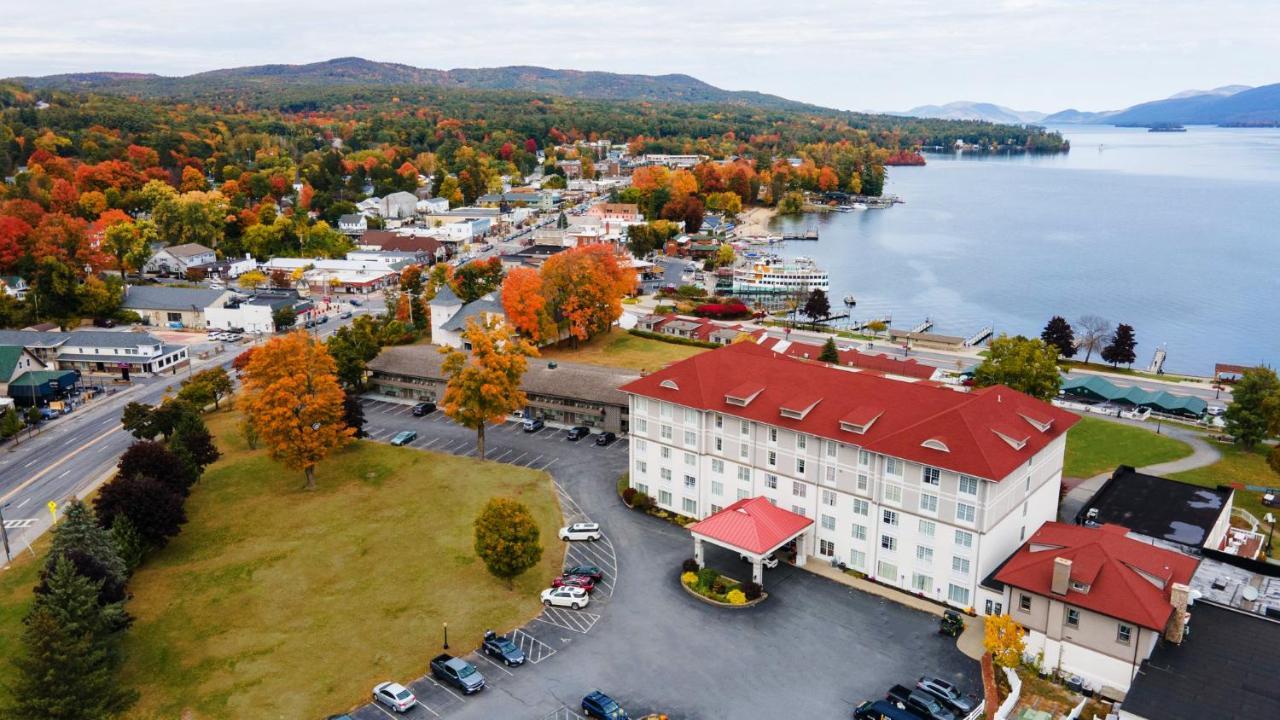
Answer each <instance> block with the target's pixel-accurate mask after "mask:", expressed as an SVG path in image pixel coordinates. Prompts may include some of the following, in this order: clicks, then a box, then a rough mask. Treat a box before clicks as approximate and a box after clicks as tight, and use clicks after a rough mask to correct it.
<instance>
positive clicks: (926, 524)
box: [920, 520, 937, 537]
mask: <svg viewBox="0 0 1280 720" xmlns="http://www.w3.org/2000/svg"><path fill="white" fill-rule="evenodd" d="M936 527H937V525H936V524H935V523H934V522H933V521H932V520H921V521H920V534H921V535H923V536H924V537H933V531H934V529H935V528H936Z"/></svg>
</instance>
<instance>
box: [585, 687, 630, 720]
mask: <svg viewBox="0 0 1280 720" xmlns="http://www.w3.org/2000/svg"><path fill="white" fill-rule="evenodd" d="M582 714H583V715H586V716H587V717H593V718H604V720H628V715H627V711H626V710H623V709H622V706H621V705H619V704H618V702H617V701H616V700H614V699H613V698H611V697H609V696H608V695H605V694H604V693H602V692H600V691H599V690H592V691H591V692H590V693H588V694H587V695H586V696H584V697H583V698H582Z"/></svg>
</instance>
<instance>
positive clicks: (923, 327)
mask: <svg viewBox="0 0 1280 720" xmlns="http://www.w3.org/2000/svg"><path fill="white" fill-rule="evenodd" d="M932 327H933V321H932V320H930V319H929V318H925V319H924V322H922V323H920V324H919V325H917V326H915V327H913V328H911V332H913V333H922V332H928V331H929V329H930V328H932Z"/></svg>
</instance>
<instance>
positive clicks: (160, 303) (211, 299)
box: [123, 285, 227, 310]
mask: <svg viewBox="0 0 1280 720" xmlns="http://www.w3.org/2000/svg"><path fill="white" fill-rule="evenodd" d="M226 294H227V291H226V290H209V289H208V288H180V287H167V286H164V285H130V286H129V287H128V289H127V290H126V291H125V295H124V303H123V306H124V307H126V308H129V309H130V310H203V309H204V308H207V307H209V306H210V305H213V304H214V303H216V302H218V301H219V300H221V299H222V297H223V296H224V295H226Z"/></svg>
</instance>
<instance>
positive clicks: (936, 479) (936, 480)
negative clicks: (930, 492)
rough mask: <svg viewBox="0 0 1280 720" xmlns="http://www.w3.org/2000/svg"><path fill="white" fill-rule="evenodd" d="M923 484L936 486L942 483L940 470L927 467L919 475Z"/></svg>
mask: <svg viewBox="0 0 1280 720" xmlns="http://www.w3.org/2000/svg"><path fill="white" fill-rule="evenodd" d="M920 478H921V480H922V481H923V482H924V484H925V485H933V486H935V487H936V486H938V485H940V484H941V483H942V471H941V470H938V468H932V467H927V468H925V469H924V470H923V471H922V473H921V476H920Z"/></svg>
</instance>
